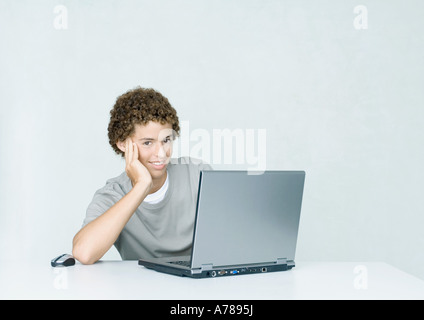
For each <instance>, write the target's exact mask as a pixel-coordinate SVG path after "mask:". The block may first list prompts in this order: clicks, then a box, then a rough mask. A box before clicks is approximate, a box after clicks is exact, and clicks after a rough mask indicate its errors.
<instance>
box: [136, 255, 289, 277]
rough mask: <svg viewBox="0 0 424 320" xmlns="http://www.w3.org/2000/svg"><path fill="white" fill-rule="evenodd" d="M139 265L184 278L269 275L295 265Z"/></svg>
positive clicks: (142, 261) (139, 261)
mask: <svg viewBox="0 0 424 320" xmlns="http://www.w3.org/2000/svg"><path fill="white" fill-rule="evenodd" d="M138 264H139V265H142V266H144V267H146V268H148V269H152V270H155V271H158V272H162V273H168V274H173V275H178V276H182V277H190V278H219V277H228V276H237V275H243V274H255V273H267V272H277V271H287V270H291V269H292V268H293V267H294V266H295V264H294V262H292V261H288V263H269V264H257V265H249V266H227V267H215V268H201V269H190V268H187V267H182V266H178V265H174V264H171V263H157V262H154V261H148V260H143V259H140V260H138Z"/></svg>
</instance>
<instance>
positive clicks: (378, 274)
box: [0, 261, 424, 300]
mask: <svg viewBox="0 0 424 320" xmlns="http://www.w3.org/2000/svg"><path fill="white" fill-rule="evenodd" d="M49 263H50V261H43V262H42V263H36V262H33V263H32V264H25V265H22V264H19V263H16V262H0V299H172V300H174V299H181V300H185V299H200V300H203V299H213V300H215V299H219V300H225V299H229V300H230V299H233V300H239V299H424V281H422V280H420V279H418V278H416V277H414V276H411V275H409V274H407V273H405V272H403V271H400V270H399V269H396V268H395V267H392V266H391V265H388V264H386V263H382V262H297V263H296V267H295V268H293V269H292V270H289V271H284V272H274V273H268V274H266V273H264V274H252V275H236V276H232V277H223V278H208V279H191V278H185V277H178V276H173V275H167V274H163V273H159V272H156V271H153V270H148V269H146V268H144V267H142V266H139V265H138V264H137V261H100V262H98V263H96V264H94V265H89V266H85V265H81V264H79V263H77V264H76V265H75V266H72V267H68V268H52V267H50V265H49Z"/></svg>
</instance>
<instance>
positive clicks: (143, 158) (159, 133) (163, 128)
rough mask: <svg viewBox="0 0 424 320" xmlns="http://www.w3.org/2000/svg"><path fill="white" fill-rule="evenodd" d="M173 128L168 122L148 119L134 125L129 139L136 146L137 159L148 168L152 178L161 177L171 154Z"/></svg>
mask: <svg viewBox="0 0 424 320" xmlns="http://www.w3.org/2000/svg"><path fill="white" fill-rule="evenodd" d="M173 136H174V135H173V129H172V125H170V124H169V123H166V124H160V123H159V122H154V121H150V122H148V123H147V124H146V125H139V124H137V125H135V132H134V134H133V135H132V136H131V139H132V141H133V142H134V143H136V144H137V147H138V160H140V162H141V163H142V164H143V165H144V166H145V167H146V168H147V170H149V172H150V175H151V176H152V179H161V178H163V177H164V175H165V173H166V167H167V165H168V163H169V160H170V159H171V155H172V143H173Z"/></svg>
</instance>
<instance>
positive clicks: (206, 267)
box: [200, 263, 213, 271]
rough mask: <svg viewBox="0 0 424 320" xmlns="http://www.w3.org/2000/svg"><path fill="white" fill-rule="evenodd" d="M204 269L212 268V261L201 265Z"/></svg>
mask: <svg viewBox="0 0 424 320" xmlns="http://www.w3.org/2000/svg"><path fill="white" fill-rule="evenodd" d="M200 268H201V270H202V271H208V270H212V268H213V267H212V263H206V264H202V266H201V267H200Z"/></svg>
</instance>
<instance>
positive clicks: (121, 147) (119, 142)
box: [116, 141, 125, 153]
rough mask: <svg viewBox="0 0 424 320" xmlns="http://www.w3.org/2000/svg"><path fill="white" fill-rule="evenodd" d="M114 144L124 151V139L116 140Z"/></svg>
mask: <svg viewBox="0 0 424 320" xmlns="http://www.w3.org/2000/svg"><path fill="white" fill-rule="evenodd" d="M116 146H117V147H118V149H119V150H121V151H122V152H123V153H125V141H118V142H117V143H116Z"/></svg>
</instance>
